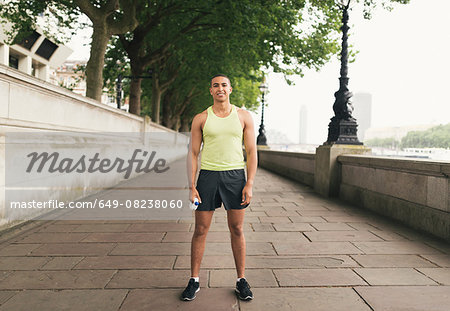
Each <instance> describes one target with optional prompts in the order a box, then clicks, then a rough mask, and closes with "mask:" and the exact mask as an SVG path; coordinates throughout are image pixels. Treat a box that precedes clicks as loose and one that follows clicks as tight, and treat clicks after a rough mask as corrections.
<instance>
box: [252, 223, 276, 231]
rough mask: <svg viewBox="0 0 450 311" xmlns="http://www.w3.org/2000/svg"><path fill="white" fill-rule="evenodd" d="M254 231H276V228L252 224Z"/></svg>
mask: <svg viewBox="0 0 450 311" xmlns="http://www.w3.org/2000/svg"><path fill="white" fill-rule="evenodd" d="M251 226H252V229H253V231H256V232H260V231H261V232H268V231H275V228H274V227H273V225H272V224H252V225H251Z"/></svg>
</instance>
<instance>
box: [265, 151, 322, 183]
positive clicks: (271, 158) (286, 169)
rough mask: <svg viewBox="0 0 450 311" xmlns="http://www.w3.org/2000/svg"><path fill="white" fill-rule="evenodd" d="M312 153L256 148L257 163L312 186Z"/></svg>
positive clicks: (313, 158)
mask: <svg viewBox="0 0 450 311" xmlns="http://www.w3.org/2000/svg"><path fill="white" fill-rule="evenodd" d="M315 157H316V155H315V154H314V153H298V152H286V151H274V150H265V149H259V150H258V165H259V166H261V167H263V168H265V169H267V170H269V171H273V172H275V173H277V174H280V175H283V176H286V177H288V178H291V179H293V180H296V181H299V182H301V183H303V184H306V185H309V186H311V187H314V166H315Z"/></svg>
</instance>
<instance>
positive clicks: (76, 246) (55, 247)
mask: <svg viewBox="0 0 450 311" xmlns="http://www.w3.org/2000/svg"><path fill="white" fill-rule="evenodd" d="M38 245H39V247H38V248H36V249H33V250H32V251H31V253H30V254H31V255H33V256H104V255H106V254H108V253H109V252H110V251H111V250H112V249H113V248H114V247H115V246H116V244H115V243H62V244H61V243H52V244H38Z"/></svg>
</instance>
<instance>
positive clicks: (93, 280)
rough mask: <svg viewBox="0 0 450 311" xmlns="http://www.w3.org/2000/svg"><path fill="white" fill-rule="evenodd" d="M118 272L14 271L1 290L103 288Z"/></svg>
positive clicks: (2, 284)
mask: <svg viewBox="0 0 450 311" xmlns="http://www.w3.org/2000/svg"><path fill="white" fill-rule="evenodd" d="M115 272H116V271H114V270H79V271H14V272H13V273H11V274H10V275H8V276H7V277H6V278H5V279H3V280H2V281H1V282H0V289H71V288H79V289H85V288H103V287H104V286H105V285H106V284H107V283H108V281H109V280H110V279H111V277H112V276H113V275H114V273H115Z"/></svg>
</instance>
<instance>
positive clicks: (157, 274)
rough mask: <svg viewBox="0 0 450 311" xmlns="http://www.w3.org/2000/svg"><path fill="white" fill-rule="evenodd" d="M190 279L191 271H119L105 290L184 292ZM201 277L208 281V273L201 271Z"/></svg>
mask: <svg viewBox="0 0 450 311" xmlns="http://www.w3.org/2000/svg"><path fill="white" fill-rule="evenodd" d="M82 271H83V270H80V272H82ZM189 277H190V271H189V270H119V271H118V272H117V273H115V274H114V276H113V277H112V279H111V280H110V281H109V283H108V284H107V285H106V287H105V288H170V287H171V288H174V287H177V288H179V289H181V290H183V289H184V287H186V285H187V282H188V280H189ZM199 277H200V279H201V280H208V271H206V270H201V271H200V275H199ZM203 282H204V281H203ZM205 283H207V282H205Z"/></svg>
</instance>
